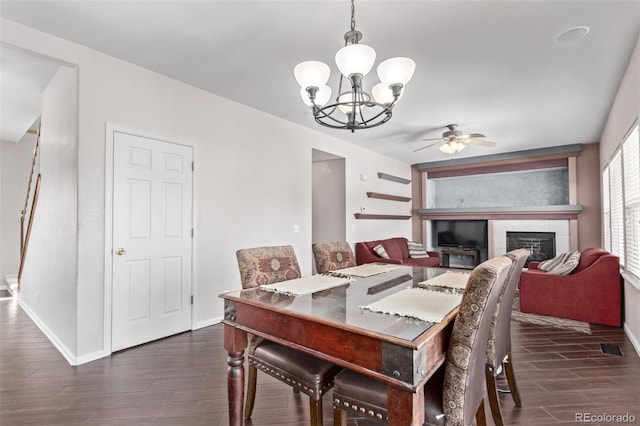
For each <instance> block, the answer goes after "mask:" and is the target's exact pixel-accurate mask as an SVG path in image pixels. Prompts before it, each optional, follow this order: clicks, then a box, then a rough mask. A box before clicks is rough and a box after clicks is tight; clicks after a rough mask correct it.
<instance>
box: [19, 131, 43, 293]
mask: <svg viewBox="0 0 640 426" xmlns="http://www.w3.org/2000/svg"><path fill="white" fill-rule="evenodd" d="M39 152H40V127H38V132H37V134H36V146H35V148H34V149H33V157H32V159H31V173H30V174H29V183H28V184H27V195H26V197H25V200H24V208H23V209H22V212H21V213H20V268H19V269H18V291H20V287H21V284H22V272H23V271H24V262H25V259H26V256H27V248H28V247H29V238H30V237H31V227H32V225H33V218H34V215H35V211H36V206H37V204H38V194H39V193H40V181H41V178H42V177H41V175H40V161H39V158H38V154H39ZM34 176H36V181H35V186H34V188H33V195H32V191H31V185H32V184H33V177H34ZM27 213H28V216H27ZM25 224H26V228H25Z"/></svg>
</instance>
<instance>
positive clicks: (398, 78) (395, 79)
mask: <svg viewBox="0 0 640 426" xmlns="http://www.w3.org/2000/svg"><path fill="white" fill-rule="evenodd" d="M415 69H416V63H415V62H414V61H413V60H412V59H409V58H403V57H397V58H390V59H387V60H386V61H384V62H381V63H380V65H378V68H377V72H378V78H379V79H380V81H381V82H383V83H386V84H387V85H389V84H394V83H400V84H402V85H403V86H404V85H406V84H407V83H408V82H409V80H411V77H413V72H414V71H415Z"/></svg>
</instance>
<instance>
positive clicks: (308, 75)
mask: <svg viewBox="0 0 640 426" xmlns="http://www.w3.org/2000/svg"><path fill="white" fill-rule="evenodd" d="M329 74H331V69H330V68H329V66H328V65H327V64H325V63H324V62H320V61H305V62H300V63H299V64H298V65H296V66H295V68H294V69H293V75H295V77H296V81H297V82H298V84H299V85H300V87H302V88H303V89H305V88H307V87H322V86H325V85H326V84H327V81H328V80H329Z"/></svg>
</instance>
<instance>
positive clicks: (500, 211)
mask: <svg viewBox="0 0 640 426" xmlns="http://www.w3.org/2000/svg"><path fill="white" fill-rule="evenodd" d="M581 211H582V206H581V205H580V204H571V205H555V206H522V207H466V208H452V209H418V210H417V213H418V215H419V216H420V217H421V218H422V219H426V220H438V219H493V220H496V219H564V220H567V219H577V218H578V214H579V213H580V212H581Z"/></svg>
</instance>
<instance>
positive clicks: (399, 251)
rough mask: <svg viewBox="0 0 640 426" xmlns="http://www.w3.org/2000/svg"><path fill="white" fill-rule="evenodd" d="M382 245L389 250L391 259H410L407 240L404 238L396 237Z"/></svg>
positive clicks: (384, 241)
mask: <svg viewBox="0 0 640 426" xmlns="http://www.w3.org/2000/svg"><path fill="white" fill-rule="evenodd" d="M382 245H383V246H384V248H385V249H386V250H387V253H388V254H389V257H390V258H391V259H407V258H409V249H408V248H407V239H406V238H404V237H396V238H389V239H386V240H383V241H382Z"/></svg>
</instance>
